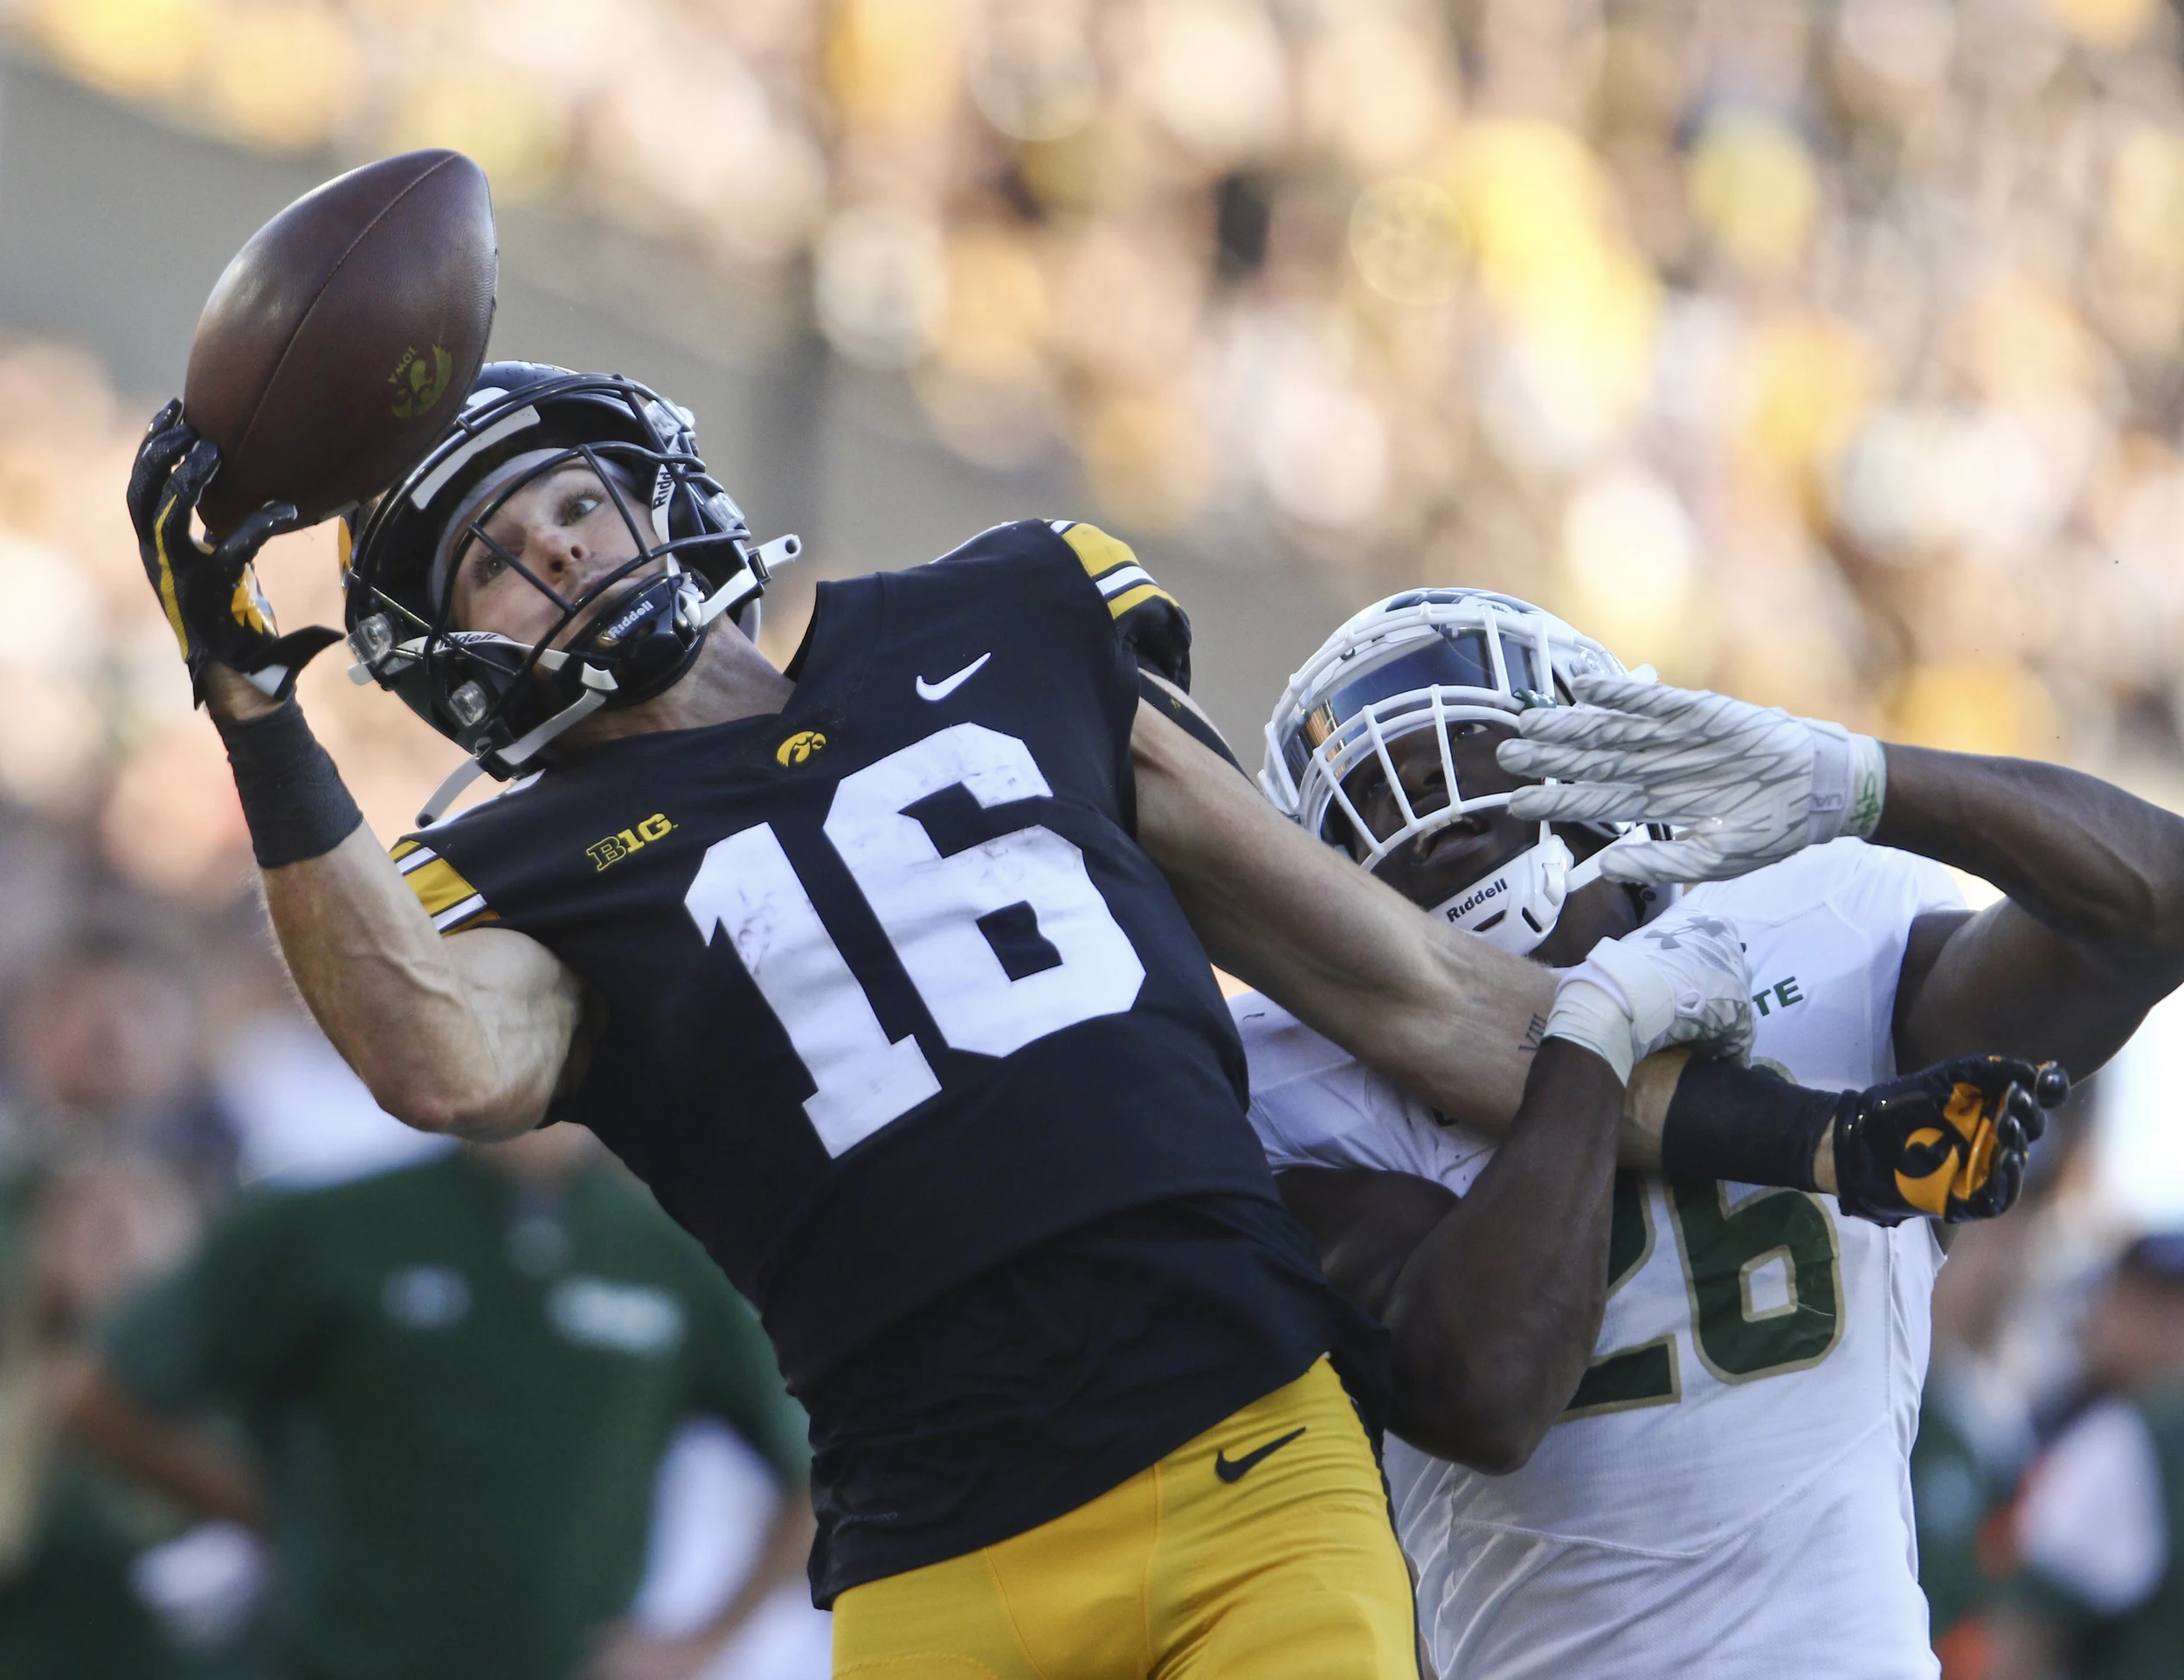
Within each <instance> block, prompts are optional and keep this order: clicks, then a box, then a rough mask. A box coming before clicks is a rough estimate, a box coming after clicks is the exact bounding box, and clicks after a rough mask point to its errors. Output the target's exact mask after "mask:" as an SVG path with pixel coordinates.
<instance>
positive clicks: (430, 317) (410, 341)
mask: <svg viewBox="0 0 2184 1680" xmlns="http://www.w3.org/2000/svg"><path fill="white" fill-rule="evenodd" d="M497 270H498V252H497V250H496V247H495V244H494V232H493V199H492V196H491V194H490V193H489V191H488V190H487V186H486V177H485V171H484V170H482V169H480V168H479V167H478V166H477V165H476V164H475V163H473V162H471V161H470V160H469V159H468V158H467V157H465V156H463V155H462V154H461V153H460V152H450V151H427V152H409V153H405V154H404V156H400V157H388V158H382V159H381V160H380V161H379V162H377V163H367V164H365V165H364V166H363V168H362V169H351V170H350V171H349V173H348V174H347V175H343V176H335V178H334V179H333V180H331V181H328V183H326V184H325V185H324V186H322V187H320V188H318V189H316V190H314V191H311V192H308V193H306V194H304V196H303V197H301V198H299V199H297V200H296V201H295V203H294V204H290V205H289V206H288V208H287V209H286V210H284V211H281V212H280V215H278V216H276V217H274V218H273V220H271V221H270V222H268V223H266V225H265V226H263V227H261V228H259V230H258V232H256V233H254V234H252V236H251V239H250V243H249V244H247V245H245V246H244V247H243V248H242V250H240V251H239V252H237V253H236V255H235V260H234V261H233V262H232V263H230V264H228V266H227V272H226V273H224V274H222V275H221V276H220V279H219V283H218V285H216V286H215V287H213V288H212V295H211V297H210V298H209V299H207V300H206V301H205V306H204V315H201V316H199V317H198V319H197V336H196V337H195V338H193V339H192V340H191V341H190V371H189V374H188V377H186V379H185V380H184V382H183V398H182V401H183V416H184V418H187V419H188V420H189V422H190V425H194V426H195V427H197V431H198V432H200V433H201V434H202V435H203V436H204V437H207V438H210V439H211V440H212V441H213V442H214V443H216V444H218V446H219V448H220V469H219V471H218V473H216V474H214V475H213V478H212V481H211V484H210V485H209V486H207V487H206V489H205V494H204V501H202V502H201V503H200V505H199V506H200V511H201V512H202V514H203V515H204V522H205V527H206V529H208V530H211V531H213V532H215V533H220V534H224V533H225V532H226V531H227V530H228V529H231V528H232V526H233V525H234V524H235V522H237V521H238V520H239V519H241V518H242V517H243V515H245V514H247V513H249V512H250V511H251V510H252V508H257V507H259V506H261V505H263V504H264V503H266V502H268V501H293V502H294V503H295V505H296V508H297V510H298V511H299V512H301V514H302V515H303V518H304V521H305V522H306V523H314V522H317V521H319V520H321V519H324V518H326V517H328V515H331V514H333V513H334V512H335V511H336V510H337V509H339V508H342V507H344V506H345V505H347V504H348V503H349V502H352V501H358V500H360V499H362V498H363V497H365V496H369V495H372V494H376V493H377V492H378V491H380V490H383V489H384V488H385V487H387V486H388V485H390V484H391V483H392V482H393V481H394V480H396V479H397V478H399V477H400V476H401V475H402V474H403V473H404V472H405V471H406V470H407V469H408V468H409V467H411V465H412V464H414V463H415V462H416V460H418V457H419V456H421V455H423V454H424V453H425V450H426V448H427V447H429V446H431V444H432V440H433V439H435V438H437V437H438V436H439V433H440V432H441V431H442V429H443V428H444V427H445V426H446V425H447V422H448V420H449V419H450V418H451V417H452V416H453V414H454V413H455V411H457V410H458V409H459V408H460V406H461V404H462V398H463V393H464V392H466V391H468V390H469V389H470V385H471V382H472V381H473V379H475V378H476V377H477V376H478V370H479V368H480V366H482V365H483V364H484V362H485V356H486V338H487V334H488V333H489V332H490V331H491V330H492V327H493V301H494V280H495V275H496V273H497Z"/></svg>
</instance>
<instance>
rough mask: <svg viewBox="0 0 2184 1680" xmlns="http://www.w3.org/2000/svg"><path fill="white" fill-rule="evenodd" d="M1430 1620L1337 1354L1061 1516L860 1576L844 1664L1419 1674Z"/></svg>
mask: <svg viewBox="0 0 2184 1680" xmlns="http://www.w3.org/2000/svg"><path fill="white" fill-rule="evenodd" d="M1277 1442H1278V1443H1279V1444H1278V1445H1274V1446H1273V1448H1272V1450H1271V1451H1268V1450H1266V1449H1267V1448H1268V1446H1269V1443H1277ZM1254 1455H1255V1456H1254ZM1222 1468H1226V1469H1227V1470H1228V1471H1229V1472H1230V1473H1231V1474H1230V1476H1228V1477H1226V1478H1225V1477H1224V1476H1223V1475H1222V1474H1221V1469H1222ZM1240 1469H1241V1473H1237V1472H1239V1470H1240ZM1415 1629H1416V1621H1415V1615H1414V1612H1413V1608H1412V1602H1411V1582H1410V1573H1409V1571H1408V1570H1407V1568H1406V1566H1405V1565H1404V1562H1403V1554H1402V1552H1401V1550H1400V1547H1399V1546H1398V1545H1397V1544H1396V1539H1395V1535H1394V1532H1393V1530H1392V1529H1391V1528H1390V1527H1389V1521H1388V1508H1387V1499H1386V1494H1385V1492H1384V1490H1383V1489H1382V1486H1381V1483H1380V1471H1379V1465H1378V1464H1377V1463H1375V1462H1374V1461H1373V1457H1372V1447H1371V1445H1370V1443H1369V1442H1368V1441H1366V1439H1365V1430H1364V1428H1363V1427H1362V1426H1361V1425H1360V1424H1359V1423H1358V1416H1357V1414H1356V1412H1355V1411H1354V1410H1353V1409H1352V1408H1351V1404H1350V1399H1349V1396H1348V1395H1347V1394H1345V1393H1344V1392H1343V1388H1342V1385H1341V1383H1340V1382H1339V1381H1338V1380H1337V1379H1336V1376H1335V1373H1334V1371H1333V1369H1332V1368H1331V1367H1330V1365H1328V1363H1327V1361H1326V1360H1325V1359H1322V1360H1320V1361H1319V1362H1318V1363H1317V1364H1316V1365H1313V1366H1312V1368H1311V1369H1310V1371H1308V1372H1305V1373H1304V1374H1303V1376H1302V1377H1300V1378H1298V1379H1296V1381H1295V1382H1292V1383H1289V1384H1288V1385H1286V1386H1283V1387H1281V1388H1278V1389H1276V1390H1275V1392H1274V1393H1271V1394H1268V1395H1266V1396H1265V1397H1263V1398H1262V1399H1260V1400H1254V1401H1253V1402H1252V1404H1251V1405H1249V1406H1247V1407H1244V1408H1243V1409H1242V1410H1241V1411H1240V1412H1238V1413H1236V1414H1234V1415H1233V1416H1230V1417H1228V1418H1226V1419H1224V1420H1223V1421H1221V1422H1220V1423H1219V1424H1217V1425H1215V1426H1214V1427H1213V1428H1211V1429H1209V1430H1207V1431H1206V1433H1205V1434H1204V1435H1199V1436H1198V1437H1197V1438H1196V1439H1195V1440H1193V1441H1189V1442H1187V1443H1186V1444H1185V1445H1184V1446H1182V1447H1179V1448H1177V1449H1176V1450H1175V1451H1174V1452H1172V1453H1170V1454H1169V1455H1167V1456H1166V1457H1165V1458H1163V1459H1162V1460H1160V1462H1158V1463H1157V1464H1154V1465H1151V1467H1149V1468H1148V1469H1144V1470H1141V1471H1139V1472H1138V1473H1137V1475H1136V1476H1132V1477H1130V1480H1129V1481H1127V1482H1124V1483H1123V1484H1122V1485H1121V1486H1119V1487H1116V1488H1111V1489H1109V1490H1108V1491H1107V1492H1105V1493H1103V1494H1102V1495H1101V1496H1100V1497H1098V1498H1096V1499H1094V1500H1092V1501H1090V1502H1089V1504H1083V1505H1081V1506H1079V1507H1078V1508H1077V1509H1076V1510H1075V1511H1070V1512H1068V1513H1067V1514H1066V1515H1064V1516H1061V1517H1057V1518H1054V1521H1052V1522H1050V1523H1045V1524H1041V1525H1040V1526H1039V1527H1038V1528H1035V1529H1033V1530H1031V1531H1028V1532H1026V1533H1023V1534H1019V1535H1017V1536H1015V1537H1014V1538H1011V1539H1007V1540H1004V1541H1002V1542H1000V1543H999V1545H990V1546H987V1547H985V1549H984V1550H983V1551H980V1552H971V1553H970V1554H968V1555H966V1556H964V1557H960V1558H951V1559H948V1560H947V1561H946V1562H944V1563H937V1564H932V1565H930V1566H927V1567H925V1568H923V1569H913V1570H909V1571H908V1572H906V1573H902V1574H900V1575H891V1576H889V1577H888V1578H887V1579H886V1580H876V1581H868V1582H867V1583H866V1584H865V1585H863V1586H861V1587H852V1588H851V1589H850V1590H849V1591H848V1592H847V1593H844V1594H842V1595H841V1596H840V1598H839V1599H837V1600H835V1601H834V1673H835V1674H836V1675H837V1676H838V1677H842V1680H849V1677H858V1680H1153V1677H1158V1680H1215V1677H1230V1676H1234V1677H1237V1680H1418V1656H1417V1653H1418V1645H1417V1635H1416V1631H1415Z"/></svg>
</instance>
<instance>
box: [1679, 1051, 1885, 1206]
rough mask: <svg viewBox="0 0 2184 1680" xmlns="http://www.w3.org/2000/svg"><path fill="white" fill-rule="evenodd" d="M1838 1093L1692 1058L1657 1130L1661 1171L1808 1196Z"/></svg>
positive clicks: (1746, 1069)
mask: <svg viewBox="0 0 2184 1680" xmlns="http://www.w3.org/2000/svg"><path fill="white" fill-rule="evenodd" d="M1840 1103H1842V1093H1841V1092H1840V1091H1815V1090H1808V1089H1806V1088H1805V1087H1804V1086H1802V1085H1793V1084H1791V1083H1790V1082H1788V1081H1787V1080H1786V1079H1780V1078H1777V1077H1776V1076H1775V1075H1773V1074H1768V1073H1762V1072H1760V1071H1759V1069H1757V1068H1739V1067H1738V1066H1737V1065H1736V1064H1735V1063H1733V1062H1728V1061H1707V1060H1705V1059H1704V1058H1702V1057H1698V1056H1694V1057H1692V1058H1691V1060H1690V1061H1689V1062H1688V1063H1687V1064H1685V1067H1684V1069H1683V1077H1682V1078H1680V1079H1679V1080H1677V1082H1676V1095H1675V1096H1672V1097H1670V1098H1669V1112H1668V1114H1667V1116H1666V1117H1665V1118H1664V1119H1663V1120H1662V1127H1661V1169H1662V1172H1673V1173H1677V1174H1680V1175H1683V1176H1687V1177H1690V1178H1695V1179H1727V1180H1729V1181H1730V1182H1731V1183H1735V1184H1764V1185H1780V1186H1784V1187H1786V1188H1787V1189H1791V1190H1814V1189H1817V1188H1818V1187H1819V1186H1817V1185H1815V1184H1814V1181H1813V1153H1814V1151H1815V1150H1817V1149H1818V1148H1819V1147H1820V1139H1821V1134H1822V1133H1824V1132H1825V1131H1826V1130H1828V1123H1829V1122H1830V1121H1832V1120H1833V1119H1834V1118H1835V1110H1836V1109H1837V1107H1838V1106H1839V1105H1840Z"/></svg>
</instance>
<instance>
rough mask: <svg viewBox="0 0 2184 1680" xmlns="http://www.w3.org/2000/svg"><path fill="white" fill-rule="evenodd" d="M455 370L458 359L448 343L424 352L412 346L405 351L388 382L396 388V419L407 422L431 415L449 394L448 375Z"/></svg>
mask: <svg viewBox="0 0 2184 1680" xmlns="http://www.w3.org/2000/svg"><path fill="white" fill-rule="evenodd" d="M454 370H455V358H454V357H453V356H450V355H449V354H448V353H447V346H446V345H445V344H435V345H433V346H432V348H431V349H424V350H420V349H418V348H417V346H416V345H414V344H412V345H411V347H410V348H409V349H406V350H404V351H403V352H402V359H401V360H400V361H399V362H397V363H395V364H394V371H393V372H392V373H390V374H389V375H388V376H387V383H388V384H390V385H392V386H393V387H394V389H395V398H394V418H396V419H397V420H407V419H412V418H415V417H417V416H418V415H419V414H427V413H430V412H431V411H432V408H433V406H434V404H437V403H438V402H439V399H440V398H442V397H444V396H445V395H446V393H447V380H448V376H449V375H450V374H452V373H453V372H454Z"/></svg>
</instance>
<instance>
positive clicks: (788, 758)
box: [773, 729, 826, 770]
mask: <svg viewBox="0 0 2184 1680" xmlns="http://www.w3.org/2000/svg"><path fill="white" fill-rule="evenodd" d="M825 745H826V736H823V735H821V734H820V733H819V731H818V730H817V729H798V731H797V732H796V733H795V734H794V735H792V736H790V737H789V738H788V739H787V740H786V741H784V742H783V743H781V744H780V745H779V746H778V747H777V748H775V749H774V754H773V757H774V762H775V763H777V764H779V765H780V766H781V767H782V768H783V769H784V770H785V769H787V768H788V767H789V766H790V765H791V764H802V763H803V762H804V761H805V759H806V758H809V757H811V756H812V754H813V753H815V752H817V751H818V750H819V749H820V748H821V747H823V746H825Z"/></svg>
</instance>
